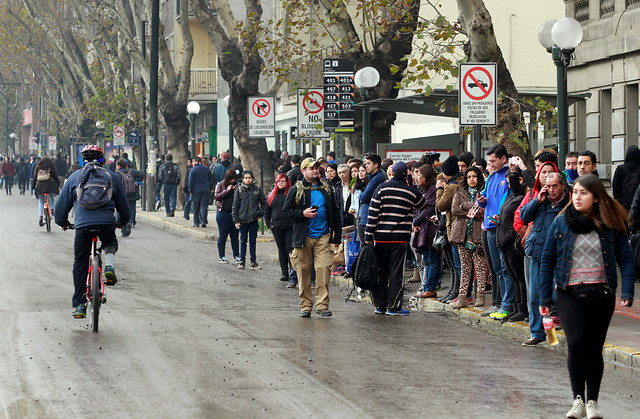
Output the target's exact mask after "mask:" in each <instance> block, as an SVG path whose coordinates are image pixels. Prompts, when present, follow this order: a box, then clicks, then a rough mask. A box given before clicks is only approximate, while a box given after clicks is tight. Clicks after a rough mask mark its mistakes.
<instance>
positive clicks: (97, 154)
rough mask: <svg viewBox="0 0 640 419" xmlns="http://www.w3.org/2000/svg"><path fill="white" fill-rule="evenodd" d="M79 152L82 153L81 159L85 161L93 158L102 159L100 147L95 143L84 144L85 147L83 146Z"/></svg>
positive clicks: (102, 154) (101, 160) (99, 160)
mask: <svg viewBox="0 0 640 419" xmlns="http://www.w3.org/2000/svg"><path fill="white" fill-rule="evenodd" d="M80 153H81V154H82V160H84V161H85V162H90V161H94V160H95V161H98V162H103V161H104V153H103V152H102V149H101V148H100V146H97V145H95V144H89V145H87V146H85V148H83V149H82V151H81V152H80Z"/></svg>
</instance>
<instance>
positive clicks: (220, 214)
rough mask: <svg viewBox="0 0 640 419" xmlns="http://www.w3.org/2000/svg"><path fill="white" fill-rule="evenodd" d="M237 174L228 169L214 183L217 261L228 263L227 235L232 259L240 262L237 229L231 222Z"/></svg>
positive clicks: (236, 187)
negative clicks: (226, 251) (217, 233)
mask: <svg viewBox="0 0 640 419" xmlns="http://www.w3.org/2000/svg"><path fill="white" fill-rule="evenodd" d="M237 180H238V175H237V174H236V171H235V170H233V169H228V170H227V171H226V173H225V174H224V180H223V181H222V182H219V183H218V184H217V185H216V190H215V195H214V198H215V200H216V209H217V210H218V211H217V212H216V223H217V224H218V231H219V232H220V236H219V237H218V263H229V261H228V260H227V258H226V256H225V247H226V245H227V237H228V238H229V239H230V241H231V249H232V251H233V260H234V262H235V263H240V261H241V260H242V259H240V247H239V244H238V230H237V229H236V227H235V225H234V224H233V216H232V215H231V211H232V209H233V199H234V195H235V192H236V189H238V182H237Z"/></svg>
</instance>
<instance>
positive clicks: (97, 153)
mask: <svg viewBox="0 0 640 419" xmlns="http://www.w3.org/2000/svg"><path fill="white" fill-rule="evenodd" d="M82 159H83V160H84V162H85V163H84V165H85V167H86V166H88V165H98V166H100V167H102V166H103V165H104V162H105V159H104V153H103V152H102V149H101V148H100V147H99V146H97V145H93V144H90V145H88V146H86V147H85V148H84V149H83V150H82ZM87 169H90V167H89V168H87ZM105 170H106V169H105ZM83 173H84V170H77V171H75V172H73V173H72V174H71V176H69V178H68V179H67V181H66V182H65V183H64V186H63V187H62V191H60V196H59V197H58V202H57V204H56V211H55V222H56V224H58V225H59V226H60V227H62V228H63V229H65V230H66V229H67V228H68V227H70V226H71V224H70V223H69V219H68V216H69V212H70V211H71V208H73V207H74V206H75V218H74V224H75V229H76V237H75V241H74V245H73V284H74V286H75V291H74V293H73V299H72V303H73V307H74V310H73V317H75V318H76V319H81V318H84V317H85V316H86V313H87V307H86V301H87V298H86V287H85V285H86V279H87V271H88V270H89V252H90V251H91V234H90V231H91V230H97V231H99V234H98V237H99V238H100V242H101V243H102V248H103V249H104V252H105V265H106V266H105V268H104V276H105V277H106V279H107V281H106V285H115V284H116V282H118V279H117V278H116V272H115V270H114V269H113V263H114V260H115V253H116V251H117V250H118V240H117V239H116V217H115V214H114V209H115V210H116V211H118V217H119V222H120V224H122V225H126V224H127V223H128V222H129V205H128V204H127V195H126V194H125V191H124V186H123V185H122V181H120V178H119V177H118V176H117V175H116V174H115V173H114V172H112V171H108V172H107V173H108V174H109V176H110V177H111V182H110V183H111V190H112V195H111V197H110V199H109V200H108V202H107V203H106V204H105V205H104V206H101V207H99V208H96V209H87V208H85V207H83V206H82V205H81V202H78V198H79V197H78V195H79V194H80V191H79V190H78V191H77V189H78V185H81V181H82V175H83ZM80 199H82V198H80Z"/></svg>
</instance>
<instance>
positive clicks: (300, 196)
mask: <svg viewBox="0 0 640 419" xmlns="http://www.w3.org/2000/svg"><path fill="white" fill-rule="evenodd" d="M318 167H319V163H318V162H317V161H315V160H313V159H312V158H311V157H309V158H306V159H304V160H303V161H302V162H301V163H300V170H301V171H302V174H303V176H304V178H303V179H302V180H300V181H298V182H297V183H296V184H295V185H294V186H293V187H292V188H291V189H289V192H288V193H287V197H286V198H285V201H284V206H283V208H282V213H283V214H284V216H285V217H287V218H289V219H292V220H293V221H294V224H293V238H292V245H293V250H292V251H291V254H290V258H291V264H292V265H293V268H294V269H295V270H296V273H297V274H298V286H299V292H298V294H299V296H300V316H301V317H311V311H312V309H313V293H312V291H311V269H312V267H314V268H315V271H316V313H317V314H318V315H320V316H322V317H329V316H331V314H332V313H331V310H329V278H330V269H331V263H332V261H333V254H332V252H331V250H330V246H329V244H331V243H333V244H339V243H340V240H341V236H342V226H341V224H340V213H339V209H338V205H337V204H336V201H335V197H334V196H333V191H332V190H331V187H330V186H329V185H328V184H327V183H325V182H320V178H319V175H318Z"/></svg>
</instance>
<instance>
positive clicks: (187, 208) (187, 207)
mask: <svg viewBox="0 0 640 419" xmlns="http://www.w3.org/2000/svg"><path fill="white" fill-rule="evenodd" d="M192 167H193V161H192V160H191V159H187V168H186V170H185V172H184V177H185V179H189V173H190V172H191V168H192ZM182 192H183V193H184V211H183V213H182V216H183V217H184V219H185V220H187V221H189V213H190V212H191V207H192V206H193V199H192V197H191V194H190V193H189V182H185V183H184V185H183V186H182Z"/></svg>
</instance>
